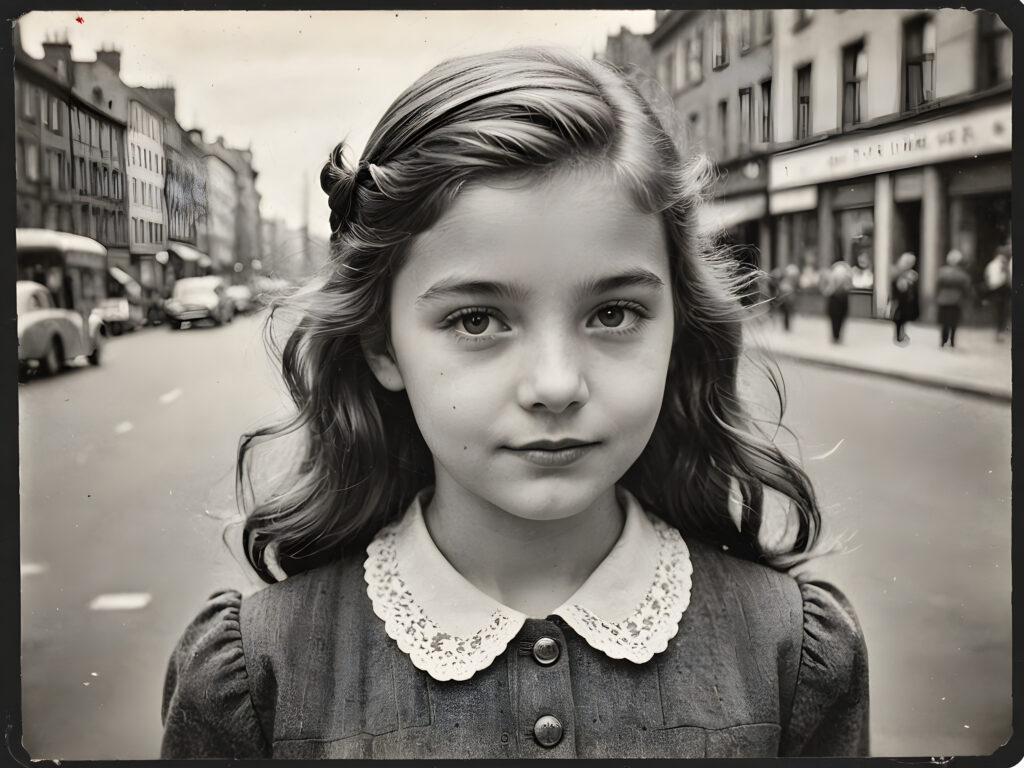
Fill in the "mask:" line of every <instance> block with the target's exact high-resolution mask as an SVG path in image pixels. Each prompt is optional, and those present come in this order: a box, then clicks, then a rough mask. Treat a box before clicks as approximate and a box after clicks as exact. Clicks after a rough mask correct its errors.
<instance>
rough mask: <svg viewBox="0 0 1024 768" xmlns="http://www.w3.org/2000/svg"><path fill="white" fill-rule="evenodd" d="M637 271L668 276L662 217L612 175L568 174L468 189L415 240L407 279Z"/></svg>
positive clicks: (556, 277) (554, 277)
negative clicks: (648, 210)
mask: <svg viewBox="0 0 1024 768" xmlns="http://www.w3.org/2000/svg"><path fill="white" fill-rule="evenodd" d="M634 267H637V268H643V269H647V270H648V271H652V272H655V273H656V274H659V276H664V277H667V274H668V253H667V244H666V239H665V235H664V227H663V224H662V220H661V217H660V216H659V215H658V214H652V213H645V212H642V211H641V210H640V209H639V208H638V207H637V206H636V204H635V202H634V201H633V197H632V194H631V192H630V190H629V189H628V188H627V187H626V186H625V185H624V184H622V183H621V182H620V181H618V180H617V179H615V178H614V177H613V176H612V175H611V174H608V173H602V172H599V171H591V172H583V171H566V172H558V173H556V174H553V175H552V176H550V177H548V178H545V179H542V180H541V179H522V178H519V179H513V180H501V181H497V182H488V183H480V182H478V183H474V184H472V185H468V186H467V187H465V188H464V189H462V190H461V191H460V192H459V194H458V196H457V197H456V198H455V200H454V201H453V203H452V204H451V206H450V207H449V209H448V210H447V211H446V212H445V213H444V214H443V215H442V216H441V218H440V219H439V220H438V221H437V222H436V223H435V224H434V226H432V227H431V228H430V229H428V230H427V231H426V232H423V233H421V234H420V235H418V236H417V237H416V238H415V239H414V240H413V242H412V245H411V247H410V249H409V253H408V256H407V258H406V260H405V264H404V265H403V268H402V270H401V271H400V273H399V276H400V277H401V276H403V275H404V276H405V278H406V279H407V280H408V279H412V280H414V281H416V282H423V281H429V280H436V279H439V276H444V277H447V275H446V274H445V273H455V274H458V275H461V276H466V277H472V278H474V279H484V278H487V279H505V280H510V279H518V280H521V281H522V280H534V281H541V282H544V281H547V282H553V281H560V282H561V281H565V280H567V279H570V278H571V279H572V280H573V282H577V281H578V280H579V279H580V278H584V277H586V276H587V275H592V274H594V273H605V272H608V271H609V270H616V269H618V270H622V269H630V268H634Z"/></svg>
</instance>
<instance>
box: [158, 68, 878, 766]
mask: <svg viewBox="0 0 1024 768" xmlns="http://www.w3.org/2000/svg"><path fill="white" fill-rule="evenodd" d="M341 150H342V148H341V147H340V146H339V147H338V148H336V149H335V151H334V153H333V154H332V156H331V159H330V161H329V162H328V163H327V164H326V166H325V167H324V170H323V173H322V175H321V182H322V185H323V187H324V189H325V191H326V192H327V193H328V196H329V202H330V207H331V211H332V213H331V226H332V229H333V238H332V248H333V250H332V260H331V264H330V268H329V274H328V276H327V277H326V280H325V281H324V282H323V283H322V284H321V285H320V286H319V287H317V288H315V289H313V290H311V291H309V292H307V293H304V294H301V295H297V296H295V297H294V298H293V300H292V301H293V303H297V304H298V305H299V308H300V315H299V317H298V320H297V322H296V325H295V327H294V329H293V330H292V331H291V332H290V335H288V337H287V341H286V343H285V345H284V348H283V350H282V353H281V355H282V370H283V373H284V376H285V380H286V382H287V385H288V387H289V390H290V392H291V395H292V398H293V399H294V401H295V405H296V408H297V413H296V415H295V417H294V418H293V419H291V420H290V421H289V422H288V423H286V424H283V425H280V426H278V427H276V428H271V429H265V430H262V431H260V432H257V433H256V434H254V435H249V436H247V437H245V438H244V439H243V440H242V443H241V447H240V450H239V458H240V461H239V480H240V487H243V486H244V487H245V488H246V489H247V490H246V494H245V498H246V499H247V500H248V503H249V504H250V505H251V511H250V513H249V515H248V518H247V521H246V524H245V531H244V535H243V540H244V543H245V546H246V551H247V556H248V558H249V561H250V563H251V564H252V566H253V567H254V568H255V569H256V570H257V571H258V572H259V573H260V575H261V576H262V577H263V578H264V579H265V580H266V581H268V582H274V581H275V580H276V578H275V572H276V573H278V574H284V575H287V578H286V579H285V580H283V581H279V582H277V583H274V584H273V585H272V586H270V587H269V588H267V589H264V590H262V591H260V592H258V593H257V594H255V595H254V596H252V597H247V598H245V599H244V600H242V599H241V596H240V595H239V593H237V592H233V591H227V592H220V593H218V594H215V595H214V596H213V597H212V598H211V599H210V600H209V602H208V603H207V605H206V606H205V607H204V608H203V609H202V611H201V612H200V614H199V616H198V617H197V618H196V619H195V621H194V622H193V623H192V624H191V625H190V626H189V627H188V629H187V630H186V631H185V634H184V636H183V637H182V639H181V641H180V642H179V645H178V646H177V649H176V650H175V651H174V654H173V656H172V658H171V661H170V665H169V669H168V673H167V683H166V690H165V696H164V702H163V716H164V722H165V735H164V742H163V755H164V756H165V757H173V758H178V757H207V756H211V757H212V756H218V757H237V758H245V757H275V758H276V757H285V758H335V757H357V758H359V757H382V758H399V757H429V758H455V757H478V758H492V757H605V756H607V757H620V758H630V757H637V758H639V757H696V756H716V755H732V756H753V755H779V754H783V755H846V754H865V753H866V751H867V746H868V735H867V705H868V694H867V668H866V655H865V649H864V643H863V639H862V636H861V633H860V630H859V628H858V625H857V622H856V619H855V618H854V614H853V612H852V610H851V608H850V606H849V605H848V604H847V602H846V601H845V599H844V598H843V596H842V595H841V594H840V593H839V592H838V591H836V590H835V589H833V588H832V587H830V586H828V585H825V584H820V583H813V582H804V583H798V582H797V581H796V580H794V578H792V577H791V576H789V575H787V574H786V573H785V572H784V570H783V569H784V568H785V567H786V566H787V565H791V564H792V563H794V562H795V561H797V560H800V559H805V558H806V556H807V555H808V554H809V553H810V552H811V551H812V550H813V549H815V546H816V542H817V541H818V538H819V528H820V516H819V511H818V508H817V505H816V501H815V496H814V493H813V491H812V489H811V486H810V484H809V482H808V479H807V477H806V475H805V474H804V473H803V472H802V471H801V470H800V469H799V468H798V467H797V466H795V465H794V464H793V463H792V462H791V461H790V460H789V459H788V458H787V457H786V456H785V455H784V454H783V453H782V452H781V451H780V450H779V449H778V448H777V447H776V446H775V445H774V444H773V443H772V442H771V440H770V439H768V438H766V437H764V436H763V435H762V434H761V432H760V431H759V430H758V429H757V428H756V427H755V425H754V422H753V420H751V419H749V418H748V417H747V416H746V415H745V411H744V409H743V407H742V406H741V403H740V402H739V400H738V397H737V364H738V360H739V355H740V347H741V327H740V318H741V315H740V312H741V310H740V306H741V305H740V303H739V302H738V300H737V299H736V298H735V292H736V289H737V288H739V287H740V286H738V285H736V282H735V280H734V279H732V278H730V277H729V273H728V270H727V269H726V266H725V263H724V261H723V260H722V259H721V258H720V257H718V256H717V255H716V254H715V253H714V252H712V251H711V250H710V249H709V248H708V245H707V244H706V243H704V242H703V241H701V240H700V239H699V238H698V236H697V234H696V233H695V207H696V205H697V203H698V197H699V193H700V190H701V184H702V183H703V179H704V178H705V177H704V176H702V175H701V173H700V172H698V171H697V170H695V169H694V168H691V167H684V166H683V165H681V163H680V159H679V157H678V155H677V150H676V148H675V146H674V144H673V142H672V141H671V140H670V138H669V137H668V135H667V134H666V132H665V131H664V130H663V129H662V128H661V126H660V125H659V122H658V120H657V119H656V118H655V117H654V115H653V114H652V113H651V111H650V109H649V108H648V107H647V105H646V104H645V103H644V101H643V100H642V99H641V97H640V96H639V95H638V93H637V92H636V90H635V89H634V88H633V87H631V86H630V85H629V84H628V82H627V81H626V80H625V79H624V78H623V77H622V76H620V75H619V74H617V73H616V72H614V71H612V70H611V69H610V68H608V67H607V66H605V65H603V64H601V63H598V62H594V61H589V60H585V59H582V58H578V57H576V56H572V55H568V54H565V53H561V52H557V51H552V50H535V49H528V50H514V51H507V52H502V53H492V54H487V55H480V56H471V57H468V58H463V59H458V60H454V61H449V62H447V63H444V64H441V65H439V66H438V67H436V68H435V69H433V70H432V71H430V72H429V73H427V74H426V75H425V76H424V77H423V78H421V79H420V80H419V81H417V82H416V83H414V84H413V85H412V87H411V88H409V89H408V90H407V91H406V92H405V93H404V94H403V95H401V96H400V97H399V98H398V100H397V101H396V102H395V103H394V104H392V106H391V107H390V109H389V110H388V111H387V113H386V114H385V115H384V117H383V119H382V120H381V122H380V124H379V125H378V126H377V128H376V130H375V131H374V132H373V134H372V136H371V137H370V139H369V142H368V145H367V147H366V149H365V151H364V153H363V156H362V158H361V159H360V160H359V163H358V165H357V166H356V167H354V168H349V167H348V166H347V165H346V163H345V160H344V158H343V156H342V151H341ZM285 434H292V435H295V434H298V435H299V436H300V437H301V438H302V440H303V448H302V455H301V461H299V462H298V464H297V466H296V467H295V471H294V472H293V473H292V475H291V476H289V477H288V478H286V479H285V480H284V481H283V482H281V483H280V484H278V485H277V486H275V487H273V488H272V489H271V492H270V493H269V494H267V495H265V496H260V495H259V493H258V492H257V491H256V490H255V487H254V485H253V483H252V482H251V481H252V479H253V472H254V465H253V464H252V455H253V454H252V449H253V448H254V446H256V445H258V444H259V443H261V442H264V441H266V440H267V439H269V438H275V437H283V436H284V435H285ZM770 494H775V495H776V496H780V495H781V496H783V497H786V498H787V500H788V501H789V502H790V503H791V508H792V510H793V512H792V518H793V523H794V525H793V527H792V529H791V530H792V532H794V534H795V535H794V536H791V537H790V539H791V541H790V543H789V544H788V545H786V546H783V545H778V546H776V547H775V548H773V549H771V548H769V547H768V546H767V545H766V544H764V543H763V541H764V540H765V537H764V536H762V535H761V534H762V531H761V528H762V514H763V511H764V509H765V502H766V499H767V497H768V496H769V495H770ZM731 512H734V513H735V516H734V514H732V513H731Z"/></svg>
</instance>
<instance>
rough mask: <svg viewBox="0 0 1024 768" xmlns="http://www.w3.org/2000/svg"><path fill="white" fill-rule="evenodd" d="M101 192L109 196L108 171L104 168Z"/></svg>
mask: <svg viewBox="0 0 1024 768" xmlns="http://www.w3.org/2000/svg"><path fill="white" fill-rule="evenodd" d="M103 194H104V196H105V197H110V171H108V170H107V169H106V168H104V169H103Z"/></svg>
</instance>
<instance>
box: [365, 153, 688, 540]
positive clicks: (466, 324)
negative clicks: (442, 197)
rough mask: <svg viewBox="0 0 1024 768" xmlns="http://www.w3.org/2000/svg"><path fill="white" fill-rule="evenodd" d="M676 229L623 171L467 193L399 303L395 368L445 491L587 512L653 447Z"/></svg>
mask: <svg viewBox="0 0 1024 768" xmlns="http://www.w3.org/2000/svg"><path fill="white" fill-rule="evenodd" d="M670 285H671V283H670V273H669V263H668V250H667V246H666V240H665V235H664V232H663V230H662V222H661V219H660V218H659V216H657V215H655V214H646V213H641V212H640V211H639V210H638V209H637V208H636V206H635V204H634V203H633V202H632V200H631V198H630V195H629V192H628V191H627V190H625V189H622V188H620V187H619V186H616V185H615V184H614V182H613V181H612V180H611V179H610V178H608V174H602V173H599V172H583V171H576V172H569V171H565V172H560V173H559V174H556V175H555V176H554V177H553V178H551V179H549V180H546V181H543V182H539V181H535V182H532V183H522V182H520V183H518V184H511V183H505V184H502V183H493V184H488V185H483V184H479V185H471V186H468V187H466V188H465V189H463V190H462V191H461V192H460V193H459V194H458V196H457V198H456V199H455V201H454V203H453V204H452V205H451V207H450V208H449V210H448V211H447V212H446V213H445V215H444V216H443V217H442V218H441V219H440V220H439V221H438V222H437V224H436V225H435V226H433V227H432V228H431V229H430V230H428V231H426V232H424V233H423V234H421V235H419V236H418V237H417V238H416V239H415V240H414V241H413V244H412V246H411V250H410V252H409V254H408V258H407V260H406V262H405V264H404V265H403V266H402V268H401V269H400V270H399V271H398V273H397V275H396V276H395V280H394V283H393V286H392V291H391V303H390V309H391V327H390V334H391V345H392V350H393V358H388V357H387V356H383V355H379V354H378V355H374V354H373V353H370V354H369V359H370V363H371V366H372V367H373V368H374V371H375V373H376V374H377V376H378V379H379V380H380V381H381V383H382V384H384V386H386V387H389V388H391V389H400V388H402V387H404V388H405V389H406V390H407V392H408V396H409V400H410V403H411V405H412V410H413V413H414V415H415V418H416V423H417V425H418V426H419V429H420V432H421V433H422V435H423V438H424V440H425V441H426V444H427V446H428V447H429V448H430V451H431V453H432V454H433V457H434V468H435V473H436V490H435V495H436V496H441V495H443V496H444V497H445V499H446V500H447V501H448V502H449V503H456V504H460V505H462V506H469V505H473V504H476V505H479V504H481V503H483V504H488V505H493V506H495V507H497V508H499V509H501V510H504V511H505V512H507V513H508V514H511V515H515V516H517V517H521V518H527V519H536V520H544V519H547V520H550V519H558V518H565V517H569V516H572V515H576V514H580V513H582V512H585V511H586V510H587V509H588V508H590V507H591V505H593V504H594V502H595V501H597V500H598V499H599V498H601V497H602V496H604V495H605V494H609V493H613V492H614V491H613V489H614V485H615V483H616V482H617V481H618V480H619V479H620V478H621V477H622V476H623V475H624V474H625V473H626V471H627V470H628V469H629V467H630V466H631V465H632V464H633V463H634V462H635V461H636V459H637V458H638V457H639V456H640V453H641V452H642V451H643V449H644V447H645V445H646V444H647V441H648V439H649V438H650V436H651V433H652V431H653V429H654V425H655V422H656V421H657V418H658V413H659V410H660V407H661V402H662V396H663V394H664V390H665V377H666V373H667V370H668V365H669V356H670V349H671V345H672V335H673V307H672V292H671V288H670Z"/></svg>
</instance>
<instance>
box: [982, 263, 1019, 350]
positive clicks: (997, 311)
mask: <svg viewBox="0 0 1024 768" xmlns="http://www.w3.org/2000/svg"><path fill="white" fill-rule="evenodd" d="M1012 269H1013V266H1012V262H1011V261H1010V246H1009V245H1001V246H999V247H998V248H996V255H995V256H993V257H992V261H990V262H989V263H988V265H987V266H986V267H985V288H987V289H988V298H989V302H990V303H991V304H992V319H993V320H994V321H995V326H996V341H1002V338H1003V332H1004V331H1005V330H1006V319H1007V316H1008V315H1009V310H1010V297H1011V291H1010V280H1011V277H1012V274H1013V273H1012V272H1011V270H1012Z"/></svg>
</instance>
